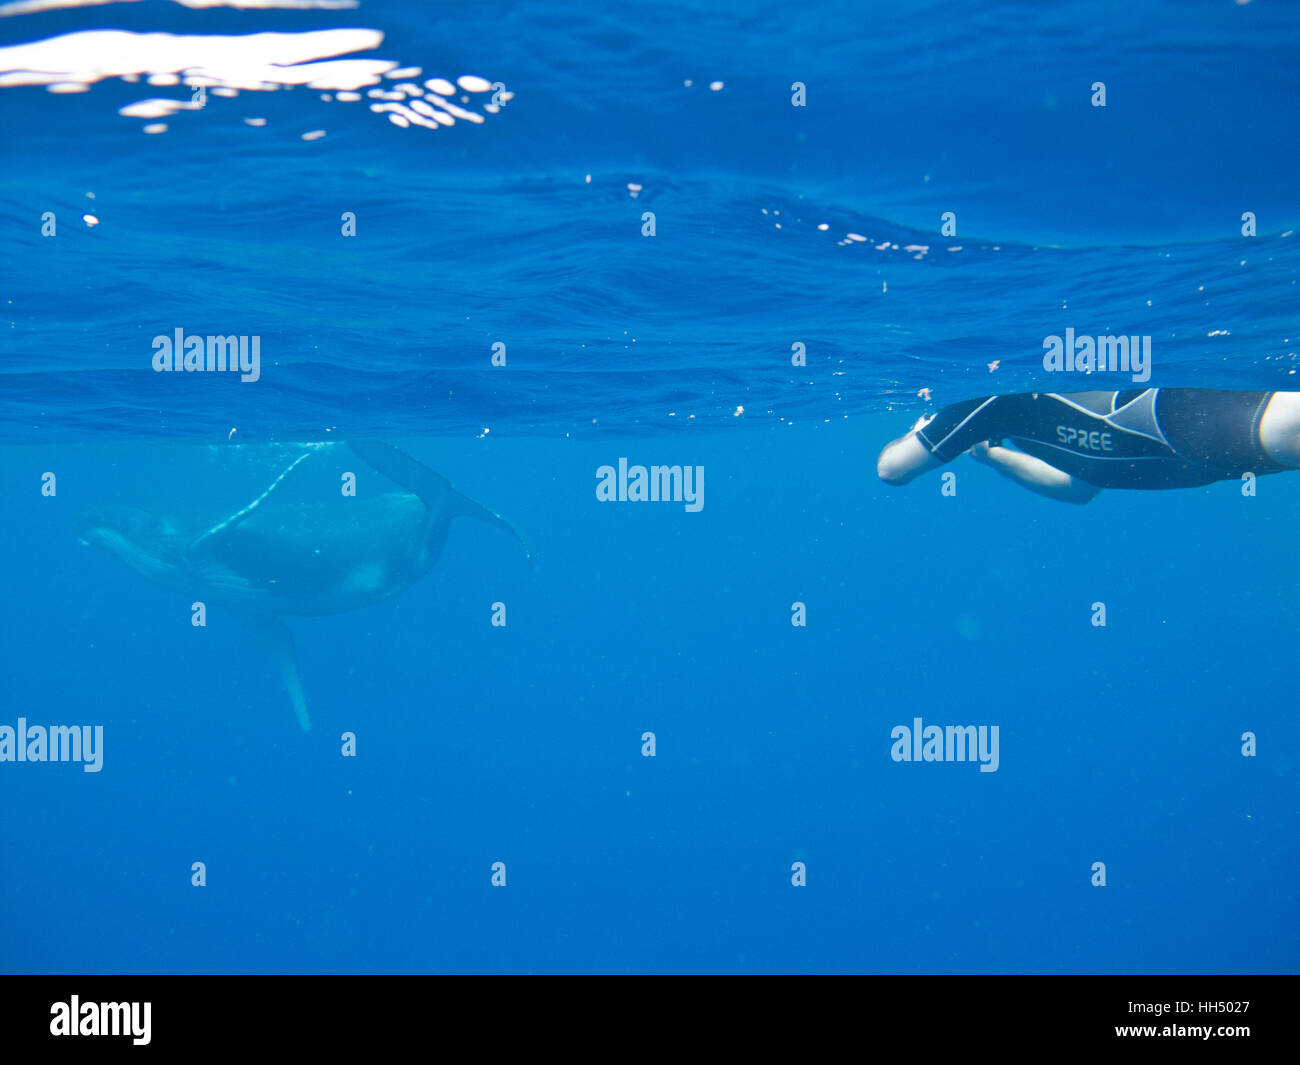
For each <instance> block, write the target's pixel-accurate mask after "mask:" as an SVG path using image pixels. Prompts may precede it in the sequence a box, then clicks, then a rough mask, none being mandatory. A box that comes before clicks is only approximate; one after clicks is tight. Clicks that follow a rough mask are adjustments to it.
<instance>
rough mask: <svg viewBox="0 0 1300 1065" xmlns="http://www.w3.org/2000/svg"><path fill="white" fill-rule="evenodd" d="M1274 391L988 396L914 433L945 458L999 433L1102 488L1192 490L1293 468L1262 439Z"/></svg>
mask: <svg viewBox="0 0 1300 1065" xmlns="http://www.w3.org/2000/svg"><path fill="white" fill-rule="evenodd" d="M1272 396H1273V393H1272V392H1227V391H1220V390H1217V389H1210V388H1136V389H1130V390H1128V391H1124V392H1067V393H1060V392H1033V393H1025V394H1023V395H1016V396H987V397H985V398H982V399H972V400H967V401H965V402H963V403H954V404H952V405H951V406H948V407H944V408H943V409H942V410H941V411H939V413H938V414H936V415H935V416H934V419H933V420H932V421H930V422H928V423H927V424H926V425H925V426H924V427H922V428H921V429H920V430H919V431H918V432H917V436H918V437H919V438H920V440H921V442H922V443H924V444H925V445H926V447H928V448H929V449H930V453H931V454H932V455H934V456H935V457H936V458H938V459H942V460H943V461H944V462H951V461H952V460H953V459H955V458H956V457H957V456H958V455H960V454H961V453H962V452H963V451H966V450H968V449H969V448H971V447H972V446H974V445H975V444H978V443H980V442H982V441H985V440H989V441H992V442H993V443H997V442H998V441H1000V440H1002V439H1003V438H1004V437H1005V438H1008V439H1010V440H1011V441H1012V442H1013V443H1014V444H1015V445H1016V446H1017V447H1018V448H1020V450H1022V451H1024V452H1027V453H1028V454H1030V455H1033V456H1035V457H1036V458H1040V459H1042V460H1043V461H1044V462H1047V463H1049V464H1051V465H1052V466H1054V467H1056V468H1057V469H1058V470H1062V471H1063V472H1065V473H1068V474H1069V475H1070V476H1071V477H1077V478H1079V479H1080V480H1082V481H1087V482H1088V483H1089V484H1093V485H1096V486H1097V487H1098V488H1188V487H1191V486H1193V485H1200V484H1210V483H1211V482H1213V481H1221V480H1224V479H1226V478H1238V477H1240V476H1241V475H1242V474H1243V473H1246V472H1247V471H1249V472H1252V473H1255V474H1265V473H1279V472H1281V471H1282V470H1285V469H1288V468H1289V467H1286V466H1283V465H1282V464H1281V463H1279V462H1277V461H1276V460H1274V459H1273V458H1271V457H1270V456H1269V455H1268V453H1267V452H1266V451H1265V450H1264V448H1263V445H1262V444H1261V443H1260V439H1259V421H1260V418H1261V417H1263V414H1264V408H1265V407H1266V406H1267V405H1268V401H1269V399H1271V398H1272Z"/></svg>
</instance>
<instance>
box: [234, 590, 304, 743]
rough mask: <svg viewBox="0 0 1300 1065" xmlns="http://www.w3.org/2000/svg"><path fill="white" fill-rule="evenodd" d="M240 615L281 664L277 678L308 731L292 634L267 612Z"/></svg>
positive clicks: (259, 641)
mask: <svg viewBox="0 0 1300 1065" xmlns="http://www.w3.org/2000/svg"><path fill="white" fill-rule="evenodd" d="M239 619H240V620H241V621H242V622H243V623H244V624H245V625H246V626H247V627H248V629H249V631H251V632H252V634H253V636H254V638H255V639H256V640H257V643H258V645H259V646H261V647H263V648H265V649H266V650H267V651H268V652H269V653H270V655H271V658H272V659H274V661H275V664H276V665H277V666H279V667H280V680H281V682H282V683H283V684H284V686H285V689H286V690H287V691H288V693H289V700H290V702H292V703H293V712H294V713H295V714H296V715H297V717H298V725H299V726H300V727H301V728H302V730H303V732H310V731H311V718H310V717H308V716H307V697H306V696H305V695H304V694H303V690H302V678H301V677H300V676H299V675H298V652H297V651H296V650H295V649H294V646H293V634H292V633H291V632H290V631H289V626H288V625H286V624H285V623H284V622H283V621H281V620H280V619H279V618H277V617H273V616H272V615H270V614H240V615H239Z"/></svg>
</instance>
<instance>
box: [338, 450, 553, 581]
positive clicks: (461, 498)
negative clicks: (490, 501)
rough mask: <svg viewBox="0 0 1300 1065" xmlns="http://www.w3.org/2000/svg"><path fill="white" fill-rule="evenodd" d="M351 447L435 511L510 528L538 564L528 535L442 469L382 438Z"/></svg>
mask: <svg viewBox="0 0 1300 1065" xmlns="http://www.w3.org/2000/svg"><path fill="white" fill-rule="evenodd" d="M348 447H349V448H351V449H352V451H353V453H355V454H356V456H357V457H358V458H360V459H361V460H362V461H364V462H365V463H366V464H367V465H368V466H370V467H371V468H373V469H374V470H376V471H377V472H379V473H382V474H383V475H384V476H385V477H387V478H388V479H389V480H390V481H392V482H393V483H395V484H399V485H401V486H402V487H403V488H405V489H406V490H407V491H408V492H411V493H413V494H414V495H417V496H419V497H420V500H421V501H422V502H423V503H424V505H425V507H426V508H427V509H428V510H429V512H430V513H431V514H439V515H446V516H449V517H462V518H475V519H476V520H478V521H484V522H487V523H488V524H489V525H495V526H496V527H497V528H498V529H501V530H502V531H503V532H508V533H509V534H510V535H511V536H513V537H514V538H515V539H516V540H518V541H519V542H520V544H522V545H523V548H524V552H525V553H526V555H527V556H528V564H529V565H530V566H535V565H536V555H535V553H534V552H533V547H532V544H530V543H529V542H528V538H527V537H526V536H525V535H524V534H523V533H522V532H520V531H519V529H517V528H516V527H515V526H514V525H513V524H511V523H510V522H509V521H507V520H506V519H505V518H503V517H502V516H501V515H500V514H498V513H497V512H496V511H495V510H490V509H488V508H487V507H485V506H483V505H482V504H481V503H476V502H475V501H474V500H472V499H470V498H469V496H466V495H462V494H461V493H460V492H458V491H456V489H455V488H453V487H452V486H451V482H450V481H448V480H447V478H446V477H443V476H442V474H440V473H435V472H434V471H433V470H431V469H429V467H428V466H426V465H425V464H424V463H423V462H420V461H419V460H418V459H413V458H411V456H410V455H408V454H407V453H406V452H405V451H402V450H400V449H399V448H395V447H393V446H392V445H391V444H385V443H383V442H381V441H379V440H349V441H348Z"/></svg>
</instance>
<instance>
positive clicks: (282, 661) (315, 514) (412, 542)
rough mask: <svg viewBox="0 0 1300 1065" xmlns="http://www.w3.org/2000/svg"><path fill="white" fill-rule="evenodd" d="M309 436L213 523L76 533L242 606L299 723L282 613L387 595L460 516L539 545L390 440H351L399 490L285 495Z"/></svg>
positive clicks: (102, 526) (124, 516)
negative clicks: (257, 490) (253, 493)
mask: <svg viewBox="0 0 1300 1065" xmlns="http://www.w3.org/2000/svg"><path fill="white" fill-rule="evenodd" d="M338 446H340V445H336V444H324V445H310V446H309V450H305V451H303V453H302V454H300V455H298V457H297V458H295V459H294V460H293V462H292V463H290V464H289V465H288V467H287V468H285V469H284V470H283V471H282V472H281V473H280V474H279V476H278V477H276V478H275V479H274V480H273V481H272V482H271V484H270V485H269V486H268V487H267V488H266V489H265V491H263V492H262V493H261V494H260V495H258V496H257V497H256V498H254V499H253V500H252V501H251V502H249V503H248V504H247V505H246V506H244V507H241V508H240V509H239V510H237V511H235V512H234V513H233V514H230V515H229V516H228V517H225V518H223V519H222V520H221V521H219V522H217V523H216V524H215V525H209V526H206V527H202V528H199V529H198V530H197V531H196V530H194V529H190V530H184V529H181V528H178V527H177V525H176V523H175V522H173V521H172V520H170V519H169V518H166V517H161V516H158V515H156V514H153V513H150V512H148V511H144V510H141V509H139V508H135V507H118V508H113V509H112V510H106V511H102V512H100V513H98V514H96V515H95V516H94V517H93V518H92V519H91V520H89V521H88V522H87V523H86V525H85V527H84V530H83V532H82V534H81V542H82V543H84V544H88V545H94V546H98V547H102V548H104V549H106V550H108V551H109V552H110V553H112V554H114V555H116V556H117V557H118V558H119V559H121V560H122V561H123V562H125V563H126V564H127V565H128V566H130V567H131V568H132V569H134V570H136V571H137V572H139V573H141V574H143V575H144V576H145V577H147V578H149V579H150V580H152V581H153V582H155V583H157V584H160V585H163V586H164V587H167V588H171V589H173V590H175V591H179V592H182V593H183V594H185V595H191V596H193V597H194V598H196V599H202V600H203V601H205V602H208V601H211V602H215V603H217V604H219V605H221V606H223V607H225V608H226V609H227V610H229V611H230V612H232V613H233V614H235V615H237V616H238V617H239V619H240V620H241V621H242V622H243V623H244V624H245V625H247V626H248V627H249V628H250V629H251V630H252V631H253V633H254V635H255V636H256V638H257V640H258V642H259V643H261V644H262V645H264V646H265V647H266V648H267V650H268V651H269V652H270V653H271V654H272V655H273V656H274V658H275V660H276V662H277V663H278V665H279V667H280V674H281V679H282V680H283V683H284V686H285V688H286V689H288V692H289V697H290V699H291V700H292V702H293V707H294V711H295V713H296V714H297V717H298V723H299V725H300V726H301V727H302V729H303V731H304V732H306V731H308V730H310V728H311V720H310V718H309V717H308V714H307V701H306V698H305V696H304V695H303V689H302V681H301V678H300V677H299V674H298V659H297V653H296V651H295V650H294V645H293V637H292V635H291V634H290V631H289V629H288V627H287V626H286V625H285V623H284V622H283V621H282V620H281V618H282V617H284V616H286V615H320V614H339V613H343V612H345V611H349V610H357V609H359V608H361V607H365V606H372V605H374V604H376V603H382V602H384V601H385V600H388V599H391V598H392V597H393V596H395V595H397V594H398V593H400V592H402V591H403V590H405V589H406V588H408V587H409V586H410V585H412V584H414V583H415V582H416V581H417V580H419V579H420V578H421V577H422V576H424V574H426V573H427V572H428V571H429V570H430V569H432V568H433V566H434V564H435V563H436V562H437V561H438V557H439V556H440V555H441V553H442V549H443V546H444V544H445V543H446V540H447V533H448V529H449V527H450V525H451V522H452V520H453V519H455V518H460V517H466V518H475V519H478V520H479V521H483V522H487V523H488V524H489V525H494V526H496V527H497V528H498V529H501V530H503V531H505V532H507V533H509V534H510V535H512V536H514V537H515V538H516V539H517V540H519V542H520V543H521V544H523V546H524V550H525V552H526V554H527V556H528V561H529V563H530V564H531V563H532V561H533V553H532V549H531V548H530V547H529V544H528V541H527V540H526V539H525V538H524V536H523V534H522V533H521V532H520V531H519V530H518V529H516V528H515V527H514V526H513V525H511V524H510V522H508V521H506V519H505V518H503V517H501V515H499V514H497V513H496V512H495V511H493V510H489V509H488V508H487V507H484V506H482V505H481V504H479V503H476V502H474V500H472V499H470V498H468V497H467V496H464V495H462V494H461V493H460V492H457V491H456V489H454V488H453V487H452V486H451V484H450V482H448V481H447V479H446V478H444V477H442V476H441V475H439V474H437V473H435V472H434V471H433V470H431V469H429V468H428V467H427V466H425V465H423V464H422V463H420V462H418V461H417V460H415V459H413V458H411V457H410V456H409V455H407V454H405V453H404V452H402V451H400V450H398V449H397V448H395V447H392V446H390V445H388V444H384V443H380V442H379V441H374V440H355V441H349V442H348V444H347V447H348V448H349V449H350V450H351V451H352V452H353V453H354V454H355V455H356V456H357V457H358V458H360V459H361V460H362V461H364V462H365V463H366V464H367V465H369V466H370V467H371V468H372V469H374V470H375V471H377V472H378V473H380V474H382V475H383V476H384V477H386V478H388V479H389V480H390V481H392V482H393V483H394V484H396V485H397V486H398V488H399V490H398V491H388V492H371V491H365V490H362V491H358V493H357V497H356V498H351V499H343V500H341V501H340V500H338V499H337V498H333V499H330V500H328V501H326V500H324V499H321V498H319V497H317V498H312V497H308V498H307V499H302V498H301V497H300V498H298V499H297V500H296V501H293V502H285V501H284V497H285V489H284V487H283V486H284V485H285V483H286V481H287V479H288V478H289V477H290V474H292V473H293V472H294V471H295V470H296V469H297V468H298V467H299V466H300V465H301V464H302V463H303V462H304V461H306V460H307V459H309V458H310V457H311V455H312V454H314V453H315V452H316V451H317V450H319V449H322V448H332V447H338Z"/></svg>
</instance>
